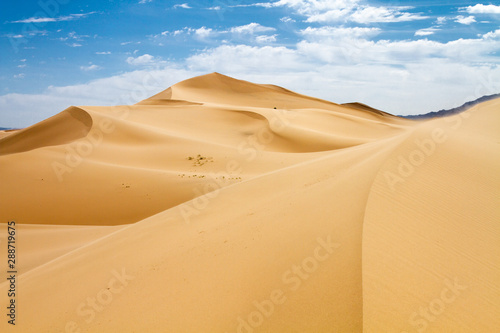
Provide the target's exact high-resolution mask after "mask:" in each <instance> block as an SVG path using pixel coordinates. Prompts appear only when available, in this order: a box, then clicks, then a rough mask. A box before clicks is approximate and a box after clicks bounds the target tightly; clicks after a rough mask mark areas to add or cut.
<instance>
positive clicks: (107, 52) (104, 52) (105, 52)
mask: <svg viewBox="0 0 500 333" xmlns="http://www.w3.org/2000/svg"><path fill="white" fill-rule="evenodd" d="M95 54H100V55H103V54H111V52H110V51H103V52H96V53H95Z"/></svg>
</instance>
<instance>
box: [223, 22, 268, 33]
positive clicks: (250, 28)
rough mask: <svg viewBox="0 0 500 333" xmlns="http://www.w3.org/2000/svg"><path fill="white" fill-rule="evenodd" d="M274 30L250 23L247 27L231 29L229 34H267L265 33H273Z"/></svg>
mask: <svg viewBox="0 0 500 333" xmlns="http://www.w3.org/2000/svg"><path fill="white" fill-rule="evenodd" d="M275 30H276V29H275V28H271V27H265V26H263V25H260V24H259V23H255V22H252V23H250V24H247V25H241V26H238V27H232V28H231V29H230V32H232V33H237V34H251V35H253V34H255V33H256V32H267V31H275Z"/></svg>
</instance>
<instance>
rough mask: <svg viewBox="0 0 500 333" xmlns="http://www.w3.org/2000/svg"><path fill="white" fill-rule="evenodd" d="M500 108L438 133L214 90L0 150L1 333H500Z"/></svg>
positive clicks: (306, 102) (65, 116)
mask: <svg viewBox="0 0 500 333" xmlns="http://www.w3.org/2000/svg"><path fill="white" fill-rule="evenodd" d="M499 153H500V100H499V99H497V100H492V101H488V102H485V103H482V104H479V105H476V106H475V107H473V108H472V109H470V110H468V111H466V112H464V113H462V114H460V115H456V116H452V117H448V118H441V119H433V120H428V121H410V120H405V119H401V118H398V117H394V116H392V115H390V114H387V113H385V112H382V111H379V110H376V109H373V108H370V107H369V106H366V105H363V104H359V103H350V104H344V105H339V104H335V103H331V102H327V101H323V100H319V99H315V98H311V97H308V96H304V95H300V94H297V93H294V92H291V91H289V90H286V89H284V88H281V87H276V86H272V85H265V84H254V83H249V82H246V81H240V80H236V79H233V78H229V77H226V76H223V75H220V74H217V73H213V74H208V75H204V76H201V77H196V78H193V79H190V80H186V81H183V82H180V83H178V84H176V85H174V86H172V87H170V88H168V89H167V90H165V91H163V92H161V93H159V94H157V95H155V96H153V97H151V98H148V99H146V100H144V101H142V102H140V103H137V104H135V105H130V106H115V107H95V106H79V107H75V106H72V107H70V108H68V109H66V110H64V111H62V112H61V113H59V114H57V115H56V116H54V117H51V118H49V119H47V120H45V121H42V122H40V123H38V124H35V125H33V126H31V127H29V128H26V129H22V130H16V131H6V132H1V133H0V170H1V172H0V183H1V184H2V187H1V190H0V203H1V210H0V222H1V224H0V260H1V261H0V271H1V274H5V275H6V276H7V273H6V272H7V270H8V267H7V223H6V222H8V221H16V251H17V252H16V255H17V262H16V269H17V276H16V291H17V292H16V296H15V300H16V314H17V316H16V325H15V326H12V325H10V324H8V322H7V320H8V317H7V316H6V315H5V314H6V313H7V312H8V310H7V309H6V307H7V306H8V305H9V301H10V298H8V297H7V294H8V291H9V288H10V283H9V282H8V281H6V280H5V279H3V281H2V283H0V305H1V308H2V309H4V310H2V311H3V313H2V318H3V319H2V320H1V321H0V331H1V332H214V333H216V332H241V333H243V332H245V333H251V332H374V333H378V332H383V333H386V332H397V333H404V332H406V333H411V332H485V333H491V332H495V331H496V330H497V329H498V327H500V285H499V281H500V173H499V172H498V171H499V170H500V154H499Z"/></svg>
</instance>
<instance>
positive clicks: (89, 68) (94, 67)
mask: <svg viewBox="0 0 500 333" xmlns="http://www.w3.org/2000/svg"><path fill="white" fill-rule="evenodd" d="M80 69H81V70H82V71H84V72H90V71H97V70H100V69H102V67H101V66H97V65H94V64H90V65H89V66H80Z"/></svg>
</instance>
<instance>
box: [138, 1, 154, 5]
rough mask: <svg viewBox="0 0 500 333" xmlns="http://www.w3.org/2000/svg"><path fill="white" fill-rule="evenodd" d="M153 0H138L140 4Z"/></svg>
mask: <svg viewBox="0 0 500 333" xmlns="http://www.w3.org/2000/svg"><path fill="white" fill-rule="evenodd" d="M152 1H153V0H141V1H139V3H140V4H145V3H149V2H152Z"/></svg>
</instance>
